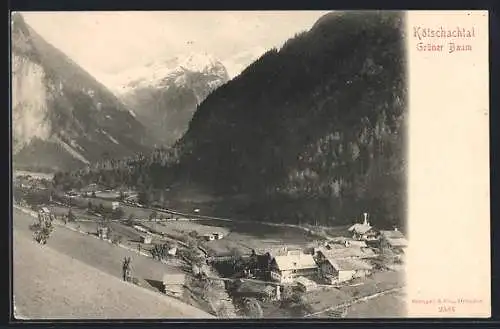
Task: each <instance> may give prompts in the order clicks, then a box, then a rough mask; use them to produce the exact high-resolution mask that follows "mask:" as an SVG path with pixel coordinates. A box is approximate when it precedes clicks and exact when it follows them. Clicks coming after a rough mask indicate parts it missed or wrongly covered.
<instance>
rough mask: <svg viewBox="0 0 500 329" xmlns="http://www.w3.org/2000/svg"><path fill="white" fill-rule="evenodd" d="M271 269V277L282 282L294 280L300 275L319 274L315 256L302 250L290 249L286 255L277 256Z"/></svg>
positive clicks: (272, 262) (310, 275)
mask: <svg viewBox="0 0 500 329" xmlns="http://www.w3.org/2000/svg"><path fill="white" fill-rule="evenodd" d="M270 269H271V278H272V279H273V280H275V281H278V282H281V283H285V282H292V281H294V279H295V278H297V277H299V276H305V277H308V276H309V277H312V276H317V275H318V265H317V264H316V261H315V260H314V258H313V256H312V255H308V254H304V253H302V252H301V251H288V252H287V254H286V255H282V256H275V257H274V258H273V260H272V261H271V266H270Z"/></svg>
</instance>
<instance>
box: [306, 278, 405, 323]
mask: <svg viewBox="0 0 500 329" xmlns="http://www.w3.org/2000/svg"><path fill="white" fill-rule="evenodd" d="M403 286H404V273H403V272H395V271H386V272H377V273H374V274H373V275H372V276H371V277H369V278H366V279H364V280H362V281H361V282H360V284H359V285H356V286H344V287H341V288H339V289H332V288H327V289H321V288H320V289H318V290H317V291H313V292H310V293H307V294H305V295H304V297H305V301H306V305H307V306H308V311H309V312H310V313H316V312H321V311H322V310H326V309H328V308H330V307H333V306H335V305H341V304H343V303H347V302H349V301H352V300H356V299H358V298H363V297H367V296H376V297H374V298H373V299H368V300H366V301H361V302H359V303H354V304H352V305H351V306H349V307H347V314H346V316H347V317H360V316H361V314H364V316H365V317H369V316H370V315H369V314H372V315H378V317H401V316H403V315H404V309H405V308H404V301H403V299H402V298H401V297H400V293H399V292H391V293H389V294H384V295H380V296H377V294H378V293H380V292H384V291H392V290H393V289H397V288H401V287H403ZM369 308H376V309H377V311H373V312H372V313H370V312H367V310H368V309H369ZM381 310H384V311H383V312H382V311H381ZM330 313H331V312H324V313H319V314H316V315H314V317H319V318H321V317H328V316H329V315H330ZM367 314H368V315H367Z"/></svg>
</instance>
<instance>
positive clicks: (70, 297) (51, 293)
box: [13, 227, 212, 319]
mask: <svg viewBox="0 0 500 329" xmlns="http://www.w3.org/2000/svg"><path fill="white" fill-rule="evenodd" d="M13 238H14V243H13V254H14V255H13V260H14V264H13V265H14V268H13V281H14V303H15V309H16V314H15V316H16V317H18V318H20V319H125V318H140V319H143V318H158V319H160V318H212V316H211V315H209V314H207V313H205V312H203V311H201V310H199V309H196V308H194V307H192V306H190V305H187V304H184V303H182V302H180V301H178V300H176V299H173V298H169V297H166V296H163V295H160V294H159V293H155V292H152V291H150V290H146V289H142V288H140V287H137V286H135V285H133V284H130V283H126V282H123V281H121V280H120V279H118V278H116V277H115V276H112V275H110V274H107V273H105V272H103V271H99V270H97V269H96V268H94V267H91V266H89V265H87V264H85V263H83V262H81V261H79V260H77V259H75V258H72V257H70V256H68V255H66V254H63V253H61V252H59V251H57V250H55V249H53V248H52V247H51V245H50V242H49V244H47V245H45V246H42V245H39V244H37V243H36V242H34V241H33V239H32V238H31V236H29V235H27V234H25V232H23V231H22V230H20V229H19V228H18V227H17V228H16V227H14V232H13Z"/></svg>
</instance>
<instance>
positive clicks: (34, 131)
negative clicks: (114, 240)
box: [11, 13, 152, 170]
mask: <svg viewBox="0 0 500 329" xmlns="http://www.w3.org/2000/svg"><path fill="white" fill-rule="evenodd" d="M11 32H12V39H11V40H12V124H13V132H12V133H13V152H14V164H15V165H16V166H18V167H21V168H38V169H50V170H56V169H66V168H74V167H75V166H82V165H84V164H86V163H88V162H91V161H95V160H98V159H100V158H101V157H102V156H103V155H105V154H108V155H109V156H117V157H119V156H124V155H131V154H134V153H136V152H140V151H143V150H145V149H147V148H148V147H149V146H150V145H151V144H152V141H151V139H150V138H149V137H148V136H147V134H146V130H145V129H144V127H143V126H142V125H141V124H140V123H139V122H138V121H137V120H136V119H135V118H134V117H133V116H132V115H131V113H130V112H129V111H128V109H127V108H126V107H125V106H124V105H123V104H122V103H121V102H120V101H119V100H118V99H117V98H116V97H115V96H114V95H113V94H112V93H111V92H110V91H108V90H107V89H106V88H105V87H104V86H103V85H101V84H100V83H98V82H97V81H96V80H95V79H94V78H93V77H92V76H90V75H89V74H88V73H87V72H85V71H84V70H83V69H82V68H80V67H79V66H78V65H77V64H76V63H74V62H73V61H72V60H71V59H69V58H68V57H67V56H66V55H64V54H63V53H62V52H60V51H59V50H58V49H56V48H55V47H53V46H52V45H50V44H49V43H47V42H46V41H45V40H43V38H41V37H40V36H39V35H38V34H37V33H36V32H35V31H34V30H33V29H31V28H30V27H29V26H28V25H27V24H26V23H25V22H24V20H23V18H22V16H21V15H20V14H17V13H16V14H14V15H13V16H12V31H11ZM151 146H152V145H151Z"/></svg>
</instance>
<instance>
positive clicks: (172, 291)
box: [163, 273, 186, 297]
mask: <svg viewBox="0 0 500 329" xmlns="http://www.w3.org/2000/svg"><path fill="white" fill-rule="evenodd" d="M185 282H186V275H185V274H184V273H169V274H165V275H163V286H164V288H165V293H166V294H169V295H173V296H176V297H179V296H182V293H183V291H184V284H185Z"/></svg>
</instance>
